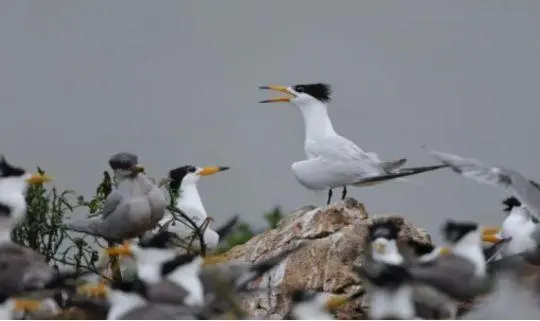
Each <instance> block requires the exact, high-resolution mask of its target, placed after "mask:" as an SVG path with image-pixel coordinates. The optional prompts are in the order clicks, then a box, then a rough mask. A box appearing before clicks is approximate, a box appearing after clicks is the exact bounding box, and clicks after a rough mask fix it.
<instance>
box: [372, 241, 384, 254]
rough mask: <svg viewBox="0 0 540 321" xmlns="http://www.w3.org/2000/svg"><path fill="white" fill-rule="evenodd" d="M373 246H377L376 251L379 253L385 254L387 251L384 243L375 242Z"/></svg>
mask: <svg viewBox="0 0 540 321" xmlns="http://www.w3.org/2000/svg"><path fill="white" fill-rule="evenodd" d="M373 246H374V247H375V251H377V253H380V254H384V253H385V252H386V246H384V244H381V243H377V244H373Z"/></svg>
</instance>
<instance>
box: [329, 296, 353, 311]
mask: <svg viewBox="0 0 540 321" xmlns="http://www.w3.org/2000/svg"><path fill="white" fill-rule="evenodd" d="M347 301H349V296H348V295H346V294H341V295H333V296H332V297H331V298H330V299H328V300H327V301H326V304H325V308H326V310H327V311H330V312H332V311H334V310H336V309H337V308H339V307H340V306H342V305H343V304H345V303H347Z"/></svg>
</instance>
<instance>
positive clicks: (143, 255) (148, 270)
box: [134, 248, 176, 283]
mask: <svg viewBox="0 0 540 321" xmlns="http://www.w3.org/2000/svg"><path fill="white" fill-rule="evenodd" d="M134 254H135V261H136V262H137V274H138V276H139V278H140V279H141V280H143V281H144V282H147V283H157V282H159V281H161V280H162V279H163V278H162V277H161V264H163V262H166V261H168V260H170V259H172V258H174V256H175V255H176V253H175V252H174V251H173V250H163V249H145V250H140V249H138V248H134Z"/></svg>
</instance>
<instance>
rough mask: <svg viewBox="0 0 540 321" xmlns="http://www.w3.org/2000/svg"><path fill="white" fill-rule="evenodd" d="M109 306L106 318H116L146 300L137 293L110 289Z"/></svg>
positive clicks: (141, 304) (144, 302) (143, 303)
mask: <svg viewBox="0 0 540 321" xmlns="http://www.w3.org/2000/svg"><path fill="white" fill-rule="evenodd" d="M109 302H110V304H111V308H110V309H109V313H108V314H107V319H108V320H118V319H120V318H121V317H122V316H123V315H124V314H126V313H128V312H130V311H131V310H133V309H135V308H138V307H140V306H143V305H145V304H146V300H145V299H144V298H143V297H141V296H140V295H139V294H137V293H126V292H122V291H115V290H111V291H110V293H109Z"/></svg>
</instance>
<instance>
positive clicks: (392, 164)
mask: <svg viewBox="0 0 540 321" xmlns="http://www.w3.org/2000/svg"><path fill="white" fill-rule="evenodd" d="M405 163H407V159H406V158H401V159H398V160H395V161H388V162H381V163H380V164H379V165H380V166H381V167H382V168H384V169H385V170H386V171H389V172H391V171H393V170H394V169H396V168H399V167H402V166H403V165H405Z"/></svg>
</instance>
